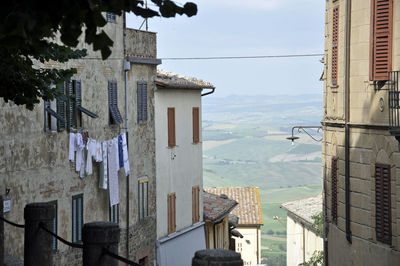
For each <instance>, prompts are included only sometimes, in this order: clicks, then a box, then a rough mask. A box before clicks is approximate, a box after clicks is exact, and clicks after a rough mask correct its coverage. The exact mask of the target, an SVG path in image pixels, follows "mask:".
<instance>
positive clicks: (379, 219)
mask: <svg viewBox="0 0 400 266" xmlns="http://www.w3.org/2000/svg"><path fill="white" fill-rule="evenodd" d="M375 208H376V214H375V232H376V239H377V240H378V241H380V242H382V243H385V244H388V245H391V244H392V211H391V189H390V165H387V164H375Z"/></svg>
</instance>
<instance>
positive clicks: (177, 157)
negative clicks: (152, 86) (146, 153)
mask: <svg viewBox="0 0 400 266" xmlns="http://www.w3.org/2000/svg"><path fill="white" fill-rule="evenodd" d="M155 102H156V103H155V126H156V149H157V151H156V160H157V188H158V189H157V238H161V237H164V236H166V235H168V208H167V197H168V196H167V195H168V194H169V193H176V231H180V230H182V229H184V228H186V227H188V226H190V225H192V187H193V186H199V187H200V191H199V212H200V213H199V215H200V221H203V201H202V200H201V199H202V198H203V178H202V176H203V172H202V171H203V168H202V167H203V164H202V137H201V90H185V89H179V90H177V89H169V88H165V89H157V91H156V92H155ZM169 107H174V108H175V132H176V133H175V134H176V146H175V147H168V115H167V114H168V113H167V112H168V111H167V110H168V108H169ZM193 107H199V110H200V111H199V123H200V126H199V129H200V142H199V143H193V124H192V123H193V122H192V108H193Z"/></svg>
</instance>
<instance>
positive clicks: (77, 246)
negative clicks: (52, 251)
mask: <svg viewBox="0 0 400 266" xmlns="http://www.w3.org/2000/svg"><path fill="white" fill-rule="evenodd" d="M39 227H40V228H41V229H43V230H44V231H45V232H47V233H49V234H50V235H52V236H54V237H55V238H57V240H60V241H61V242H62V243H64V244H65V245H67V246H70V247H73V248H83V245H82V244H77V243H71V242H69V241H67V240H65V239H64V238H61V237H59V236H58V235H56V234H54V233H53V232H52V231H50V230H49V229H47V228H46V227H45V226H44V224H43V223H39Z"/></svg>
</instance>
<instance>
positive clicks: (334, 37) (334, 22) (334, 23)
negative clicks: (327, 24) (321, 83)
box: [331, 6, 339, 85]
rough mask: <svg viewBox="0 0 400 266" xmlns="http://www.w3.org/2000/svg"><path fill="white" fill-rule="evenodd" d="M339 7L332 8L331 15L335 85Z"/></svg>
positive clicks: (334, 82) (333, 79)
mask: <svg viewBox="0 0 400 266" xmlns="http://www.w3.org/2000/svg"><path fill="white" fill-rule="evenodd" d="M338 39H339V7H338V6H337V7H335V8H334V9H333V16H332V67H331V68H332V76H331V78H332V85H337V75H338V48H339V47H338V46H339V43H338Z"/></svg>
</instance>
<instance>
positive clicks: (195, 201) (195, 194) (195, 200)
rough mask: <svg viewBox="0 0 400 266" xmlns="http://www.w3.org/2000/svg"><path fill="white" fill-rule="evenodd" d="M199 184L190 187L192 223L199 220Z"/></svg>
mask: <svg viewBox="0 0 400 266" xmlns="http://www.w3.org/2000/svg"><path fill="white" fill-rule="evenodd" d="M199 194H200V188H199V186H194V187H192V223H193V224H194V223H197V222H199V220H200V208H199V205H200V204H199Z"/></svg>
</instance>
